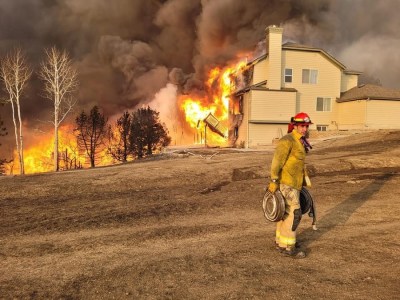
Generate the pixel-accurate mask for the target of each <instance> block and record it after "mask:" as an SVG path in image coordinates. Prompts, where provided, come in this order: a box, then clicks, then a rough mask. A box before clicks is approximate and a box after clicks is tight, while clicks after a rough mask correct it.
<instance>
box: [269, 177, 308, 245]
mask: <svg viewBox="0 0 400 300" xmlns="http://www.w3.org/2000/svg"><path fill="white" fill-rule="evenodd" d="M280 191H281V192H282V195H283V197H284V198H285V215H284V216H283V220H281V221H278V222H277V223H276V236H275V241H276V243H277V244H278V245H279V247H282V248H292V247H294V246H295V244H296V229H297V226H298V225H299V223H300V220H301V215H302V214H301V208H300V191H299V190H296V189H294V188H292V187H290V186H287V185H284V184H281V185H280Z"/></svg>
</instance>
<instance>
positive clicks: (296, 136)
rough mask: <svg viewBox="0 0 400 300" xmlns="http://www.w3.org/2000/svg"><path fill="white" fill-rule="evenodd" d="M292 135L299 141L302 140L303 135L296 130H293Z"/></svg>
mask: <svg viewBox="0 0 400 300" xmlns="http://www.w3.org/2000/svg"><path fill="white" fill-rule="evenodd" d="M292 135H293V136H294V137H295V138H296V139H298V140H300V139H301V137H302V135H301V134H300V133H298V132H297V130H296V129H293V131H292Z"/></svg>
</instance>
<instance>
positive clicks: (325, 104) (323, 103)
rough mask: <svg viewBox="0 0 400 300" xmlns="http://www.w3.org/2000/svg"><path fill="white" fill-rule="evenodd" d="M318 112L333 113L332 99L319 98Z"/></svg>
mask: <svg viewBox="0 0 400 300" xmlns="http://www.w3.org/2000/svg"><path fill="white" fill-rule="evenodd" d="M317 111H331V98H322V97H318V98H317Z"/></svg>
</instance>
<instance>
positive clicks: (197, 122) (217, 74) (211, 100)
mask: <svg viewBox="0 0 400 300" xmlns="http://www.w3.org/2000/svg"><path fill="white" fill-rule="evenodd" d="M245 66H246V62H245V61H240V62H239V63H237V64H235V65H233V66H230V67H225V68H219V67H216V68H213V69H212V70H211V71H210V72H209V73H208V79H207V81H206V92H207V93H208V94H209V95H210V96H208V97H197V98H196V97H194V96H181V97H180V99H179V101H180V103H181V104H180V108H181V109H182V110H183V112H184V114H185V118H186V122H187V123H188V124H189V126H190V127H191V128H192V130H193V133H194V135H195V137H197V136H199V135H200V136H201V137H200V139H199V138H195V143H199V144H200V143H201V144H202V143H207V144H209V143H210V144H217V145H226V144H227V140H226V139H225V138H223V137H221V136H219V135H216V134H208V135H207V138H206V136H205V135H206V132H205V130H206V128H205V124H204V122H203V120H204V119H205V118H206V117H207V116H208V114H209V113H211V114H213V115H214V116H215V117H216V118H217V119H218V120H219V122H222V123H225V125H227V124H226V123H227V121H228V118H229V104H230V95H231V94H232V93H233V92H234V91H235V88H236V87H235V84H234V80H233V79H232V78H233V75H235V74H237V73H238V72H239V71H241V70H242V69H243V68H244V67H245ZM225 127H226V128H228V127H229V126H225ZM203 132H204V136H203ZM224 134H225V136H228V132H226V133H224ZM205 139H207V140H205Z"/></svg>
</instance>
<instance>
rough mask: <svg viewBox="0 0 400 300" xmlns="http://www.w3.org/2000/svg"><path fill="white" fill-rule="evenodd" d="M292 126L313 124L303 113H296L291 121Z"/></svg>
mask: <svg viewBox="0 0 400 300" xmlns="http://www.w3.org/2000/svg"><path fill="white" fill-rule="evenodd" d="M292 121H293V124H294V125H310V124H313V122H311V119H310V117H309V115H307V114H306V113H304V112H301V113H298V114H297V115H295V116H294V117H293V119H292Z"/></svg>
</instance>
